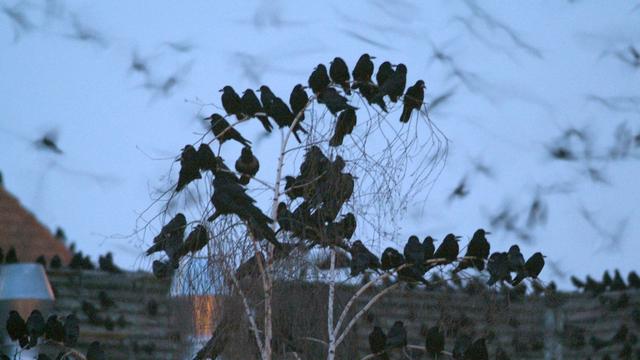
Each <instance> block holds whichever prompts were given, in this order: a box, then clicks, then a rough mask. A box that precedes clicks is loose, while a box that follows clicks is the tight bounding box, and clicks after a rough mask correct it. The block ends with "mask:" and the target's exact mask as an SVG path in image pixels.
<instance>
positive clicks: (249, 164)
mask: <svg viewBox="0 0 640 360" xmlns="http://www.w3.org/2000/svg"><path fill="white" fill-rule="evenodd" d="M258 170H260V162H258V159H257V158H256V157H255V156H254V155H253V152H252V151H251V148H250V147H247V146H245V147H243V148H242V152H241V153H240V157H239V158H238V160H236V171H237V172H239V173H240V180H239V181H238V182H239V183H240V184H242V185H247V184H248V183H249V181H250V180H251V178H252V177H254V176H255V175H256V174H257V173H258Z"/></svg>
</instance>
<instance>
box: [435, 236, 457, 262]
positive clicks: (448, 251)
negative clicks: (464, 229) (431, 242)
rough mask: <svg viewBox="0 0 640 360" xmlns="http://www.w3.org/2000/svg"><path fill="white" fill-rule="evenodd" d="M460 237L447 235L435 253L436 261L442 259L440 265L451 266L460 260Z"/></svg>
mask: <svg viewBox="0 0 640 360" xmlns="http://www.w3.org/2000/svg"><path fill="white" fill-rule="evenodd" d="M458 238H459V236H455V235H453V234H447V236H445V237H444V240H442V243H441V244H440V246H438V249H437V250H436V251H435V253H433V258H434V259H441V260H440V261H439V262H438V264H449V263H452V262H454V261H455V260H456V259H457V258H458V253H459V252H460V246H459V245H458Z"/></svg>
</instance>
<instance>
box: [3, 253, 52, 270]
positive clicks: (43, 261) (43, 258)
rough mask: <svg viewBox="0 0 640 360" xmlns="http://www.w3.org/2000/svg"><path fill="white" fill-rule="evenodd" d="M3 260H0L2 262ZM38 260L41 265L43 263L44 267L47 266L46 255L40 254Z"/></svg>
mask: <svg viewBox="0 0 640 360" xmlns="http://www.w3.org/2000/svg"><path fill="white" fill-rule="evenodd" d="M1 262H2V261H0V263H1ZM36 262H37V263H38V264H40V265H42V266H43V267H44V268H46V267H47V259H45V257H44V255H40V256H38V258H37V259H36Z"/></svg>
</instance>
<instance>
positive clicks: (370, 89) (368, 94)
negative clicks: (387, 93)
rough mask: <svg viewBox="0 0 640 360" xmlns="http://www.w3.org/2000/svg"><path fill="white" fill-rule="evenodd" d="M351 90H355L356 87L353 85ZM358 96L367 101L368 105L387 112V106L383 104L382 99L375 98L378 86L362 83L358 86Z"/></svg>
mask: <svg viewBox="0 0 640 360" xmlns="http://www.w3.org/2000/svg"><path fill="white" fill-rule="evenodd" d="M353 88H354V89H355V88H356V85H355V84H354V85H353ZM359 88H360V95H362V97H364V98H365V99H367V102H368V103H369V105H372V104H376V105H378V106H379V107H380V109H382V111H384V112H388V111H387V104H386V103H385V102H384V99H383V98H381V97H378V96H376V95H377V94H378V86H376V85H375V84H372V83H362V84H360V85H359Z"/></svg>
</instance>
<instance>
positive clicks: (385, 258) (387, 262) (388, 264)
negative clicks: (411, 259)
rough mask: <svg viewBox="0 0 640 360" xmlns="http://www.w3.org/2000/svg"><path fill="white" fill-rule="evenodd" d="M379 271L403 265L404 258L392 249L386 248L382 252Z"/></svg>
mask: <svg viewBox="0 0 640 360" xmlns="http://www.w3.org/2000/svg"><path fill="white" fill-rule="evenodd" d="M380 259H381V260H380V261H381V264H380V269H382V270H384V271H387V270H391V269H395V268H397V267H399V266H401V265H403V264H404V256H402V254H400V252H399V251H398V250H396V249H394V248H391V247H388V248H386V249H384V251H383V252H382V256H381V258H380Z"/></svg>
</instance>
